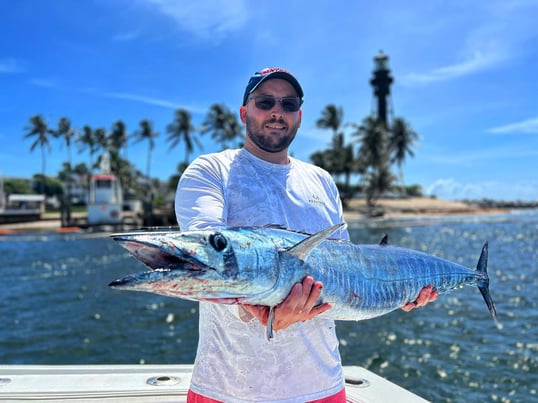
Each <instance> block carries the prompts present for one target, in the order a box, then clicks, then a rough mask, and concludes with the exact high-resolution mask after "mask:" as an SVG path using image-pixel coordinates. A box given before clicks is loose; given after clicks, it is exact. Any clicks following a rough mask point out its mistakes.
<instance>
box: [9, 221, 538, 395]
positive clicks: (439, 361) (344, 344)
mask: <svg viewBox="0 0 538 403" xmlns="http://www.w3.org/2000/svg"><path fill="white" fill-rule="evenodd" d="M349 230H350V234H351V237H352V240H353V242H355V243H377V242H379V240H380V239H381V238H382V236H383V234H385V233H386V234H389V240H390V242H391V243H393V244H395V245H399V246H403V247H408V248H413V249H417V250H422V251H425V252H427V253H431V254H434V255H437V256H440V257H444V258H446V259H449V260H453V261H456V262H459V263H461V264H464V265H466V266H469V267H474V266H475V265H476V262H477V260H478V256H479V254H480V249H481V247H482V244H483V242H485V241H486V240H488V241H489V264H488V271H489V275H490V290H491V294H492V297H493V299H494V301H495V303H496V307H497V312H498V314H499V319H500V320H501V322H502V324H503V328H502V329H501V330H499V329H497V327H496V326H495V324H494V322H493V320H492V319H491V317H490V315H489V312H488V310H487V308H486V305H485V304H484V301H483V299H482V297H481V295H480V293H479V292H478V290H477V289H475V288H474V287H464V288H463V289H460V290H457V291H455V292H452V293H449V294H444V295H442V296H441V297H440V298H439V300H438V301H436V302H435V303H432V304H429V305H428V306H427V307H425V308H421V309H416V310H413V311H412V312H409V313H406V312H403V311H397V312H393V313H391V314H388V315H386V316H383V317H381V318H376V319H371V320H367V321H360V322H346V321H339V322H337V333H338V335H339V338H340V343H341V346H340V352H341V355H342V360H343V363H344V364H345V365H360V366H363V367H366V368H368V369H370V370H372V371H374V372H375V373H377V374H379V375H381V376H383V377H385V378H387V379H389V380H391V381H393V382H395V383H397V384H399V385H401V386H403V387H405V388H407V389H410V390H411V391H413V392H414V393H417V394H419V395H421V396H423V397H424V398H426V399H428V400H431V401H435V402H488V401H490V402H538V309H537V308H538V303H537V298H538V212H536V211H525V212H520V213H517V212H516V213H513V214H508V215H497V216H465V217H445V218H432V219H421V220H400V221H386V220H385V221H369V222H355V223H350V224H349ZM142 270H144V266H143V265H142V264H141V263H139V262H138V261H136V260H135V259H134V258H133V257H131V256H130V255H129V254H128V253H127V252H125V251H124V250H123V249H122V248H121V247H120V246H119V245H117V244H115V242H114V241H113V240H111V239H110V238H109V237H108V236H107V234H103V233H100V234H99V233H84V232H82V233H76V234H26V235H8V236H0V276H1V277H0V363H2V364H112V363H114V364H137V363H147V364H181V363H191V362H192V361H193V359H194V355H195V351H196V343H197V332H198V327H197V326H198V312H197V304H196V303H193V302H189V301H184V300H180V299H173V298H167V297H161V296H157V295H153V294H146V293H135V292H121V291H117V290H112V289H109V288H108V287H107V284H108V283H109V282H110V281H111V280H113V279H115V278H117V277H121V276H124V275H126V274H130V273H134V272H138V271H142Z"/></svg>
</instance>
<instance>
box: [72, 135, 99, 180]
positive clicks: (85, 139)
mask: <svg viewBox="0 0 538 403" xmlns="http://www.w3.org/2000/svg"><path fill="white" fill-rule="evenodd" d="M76 141H77V143H79V144H81V146H80V149H79V152H81V151H82V150H84V149H85V148H88V152H89V155H90V160H89V164H88V169H89V171H90V173H91V172H92V168H93V165H94V164H93V163H92V160H93V154H95V153H96V152H97V151H98V150H99V145H98V143H97V139H96V137H95V135H94V131H93V129H92V128H91V127H90V126H89V125H84V127H83V128H82V134H81V135H80V136H79V137H78V138H77V140H76ZM88 178H89V177H88Z"/></svg>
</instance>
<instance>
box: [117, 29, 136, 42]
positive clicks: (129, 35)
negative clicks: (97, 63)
mask: <svg viewBox="0 0 538 403" xmlns="http://www.w3.org/2000/svg"><path fill="white" fill-rule="evenodd" d="M139 36H140V33H139V32H136V31H131V32H122V33H120V34H116V35H114V36H113V37H112V41H113V42H129V41H133V40H135V39H137V38H138V37H139Z"/></svg>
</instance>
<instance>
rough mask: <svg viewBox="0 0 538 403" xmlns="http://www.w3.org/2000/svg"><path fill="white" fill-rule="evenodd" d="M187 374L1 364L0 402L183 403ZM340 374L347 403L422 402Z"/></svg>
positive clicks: (368, 377) (350, 371)
mask: <svg viewBox="0 0 538 403" xmlns="http://www.w3.org/2000/svg"><path fill="white" fill-rule="evenodd" d="M191 372H192V365H0V401H2V402H21V401H47V402H138V403H141V402H148V403H149V402H151V403H155V402H175V403H177V402H186V399H187V391H188V388H189V385H190V380H191ZM344 373H345V377H346V394H347V401H348V402H351V403H354V402H356V403H359V402H362V403H376V402H380V403H381V402H383V403H385V402H394V403H425V402H427V401H426V400H424V399H423V398H421V397H420V396H417V395H415V394H413V393H411V392H409V391H408V390H406V389H403V388H401V387H400V386H398V385H395V384H394V383H392V382H389V381H388V380H386V379H384V378H382V377H380V376H378V375H376V374H374V373H373V372H370V371H368V370H367V369H365V368H362V367H358V366H345V367H344ZM312 381H313V382H315V379H313V380H312Z"/></svg>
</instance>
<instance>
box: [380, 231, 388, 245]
mask: <svg viewBox="0 0 538 403" xmlns="http://www.w3.org/2000/svg"><path fill="white" fill-rule="evenodd" d="M388 244H389V236H388V235H387V234H384V235H383V238H382V239H381V242H379V245H381V246H386V245H388Z"/></svg>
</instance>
